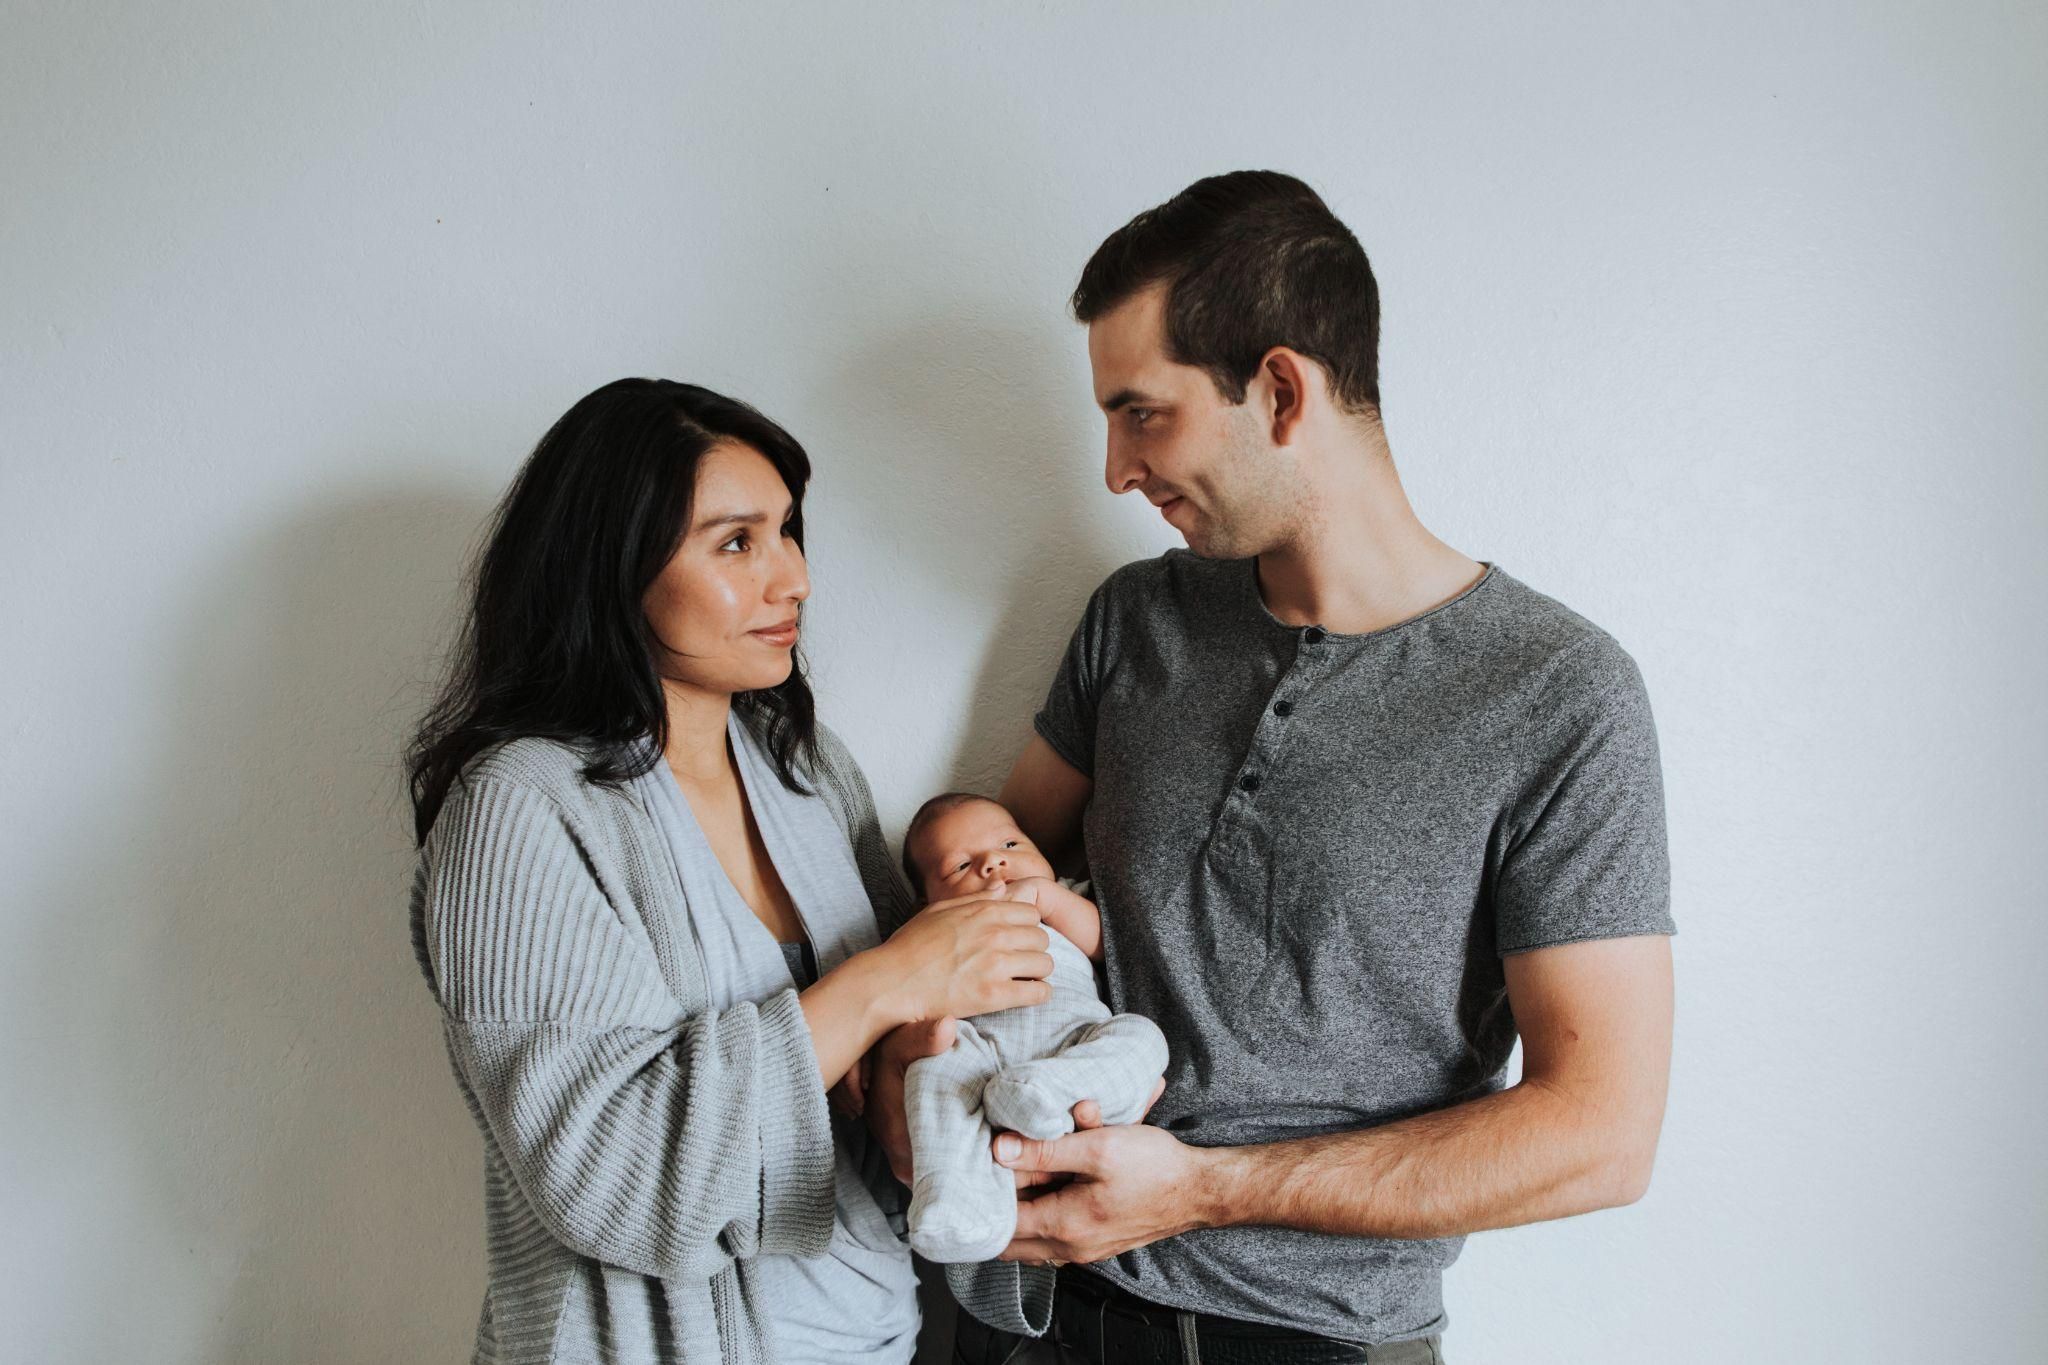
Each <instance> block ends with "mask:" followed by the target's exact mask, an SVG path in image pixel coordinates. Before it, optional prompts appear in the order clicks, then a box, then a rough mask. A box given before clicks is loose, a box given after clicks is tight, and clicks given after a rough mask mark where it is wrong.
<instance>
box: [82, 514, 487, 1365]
mask: <svg viewBox="0 0 2048 1365" xmlns="http://www.w3.org/2000/svg"><path fill="white" fill-rule="evenodd" d="M487 512H488V502H487V500H486V499H485V498H482V497H469V496H463V495H460V494H454V495H446V494H443V495H435V494H427V495H418V494H413V495H404V496H398V497H392V498H388V499H375V500H368V501H358V502H353V503H349V504H346V505H342V506H339V507H326V508H321V509H320V510H318V511H317V512H316V513H315V514H312V515H309V516H307V517H306V518H304V519H303V520H301V521H299V522H297V523H296V524H292V525H289V526H285V527H282V528H280V529H279V530H278V531H277V532H276V533H275V534H274V535H272V536H271V537H269V538H268V539H265V540H263V541H260V542H258V543H254V544H249V545H246V546H243V547H240V548H239V549H238V550H237V551H235V552H234V553H233V554H232V555H231V556H230V557H228V558H226V559H224V560H223V561H221V562H220V563H219V564H218V566H217V569H216V570H215V571H214V572H213V573H212V574H211V576H210V577H209V578H208V579H207V580H206V581H203V582H200V583H198V584H197V585H195V591H194V592H193V594H192V595H191V596H190V598H189V599H188V602H189V606H190V612H191V615H190V618H189V622H188V628H187V629H186V630H185V632H184V633H183V636H182V643H181V649H182V654H181V655H180V657H177V658H174V659H171V660H167V661H165V669H164V672H163V675H162V685H163V687H164V689H165V694H166V703H167V705H166V713H167V714H168V715H169V716H171V717H173V718H174V720H173V723H172V724H171V725H170V726H168V727H166V733H168V734H170V735H171V736H173V737H172V738H171V739H170V741H169V742H168V743H167V744H166V746H165V748H164V749H163V751H162V752H160V753H157V754H144V755H137V756H136V759H137V767H136V771H135V774H134V789H135V790H136V791H137V793H138V795H137V805H136V808H135V809H133V810H129V811H124V812H122V813H121V817H120V822H121V825H122V826H123V827H125V828H126V829H127V830H128V831H129V838H130V840H131V844H130V846H131V847H132V848H133V849H134V850H135V851H136V852H137V853H139V854H141V855H142V856H141V857H140V859H139V860H138V863H137V877H136V885H135V886H134V887H132V888H130V893H131V894H133V895H135V896H136V897H137V899H138V900H139V901H140V903H141V905H142V906H144V907H146V909H145V910H144V911H143V913H142V914H141V915H139V916H137V919H138V920H140V921H146V922H147V924H148V927H149V928H150V929H153V930H154V931H155V937H156V942H155V945H154V952H153V957H152V960H151V961H149V962H148V964H147V967H146V970H145V971H141V972H138V973H137V982H138V985H137V988H136V989H135V990H134V991H133V992H132V993H131V994H129V995H128V996H127V997H126V998H125V999H122V1000H120V1001H119V1002H118V1004H117V1006H116V1007H115V1009H114V1012H113V1013H114V1017H113V1018H111V1019H107V1020H104V1021H101V1022H98V1023H97V1024H96V1025H95V1026H94V1027H95V1031H96V1032H97V1033H98V1035H99V1036H100V1038H101V1041H102V1043H103V1045H104V1046H105V1049H106V1054H107V1055H106V1056H105V1057H104V1059H103V1061H104V1067H103V1068H96V1069H95V1074H113V1075H115V1076H118V1077H121V1078H122V1082H123V1084H122V1086H121V1096H122V1099H121V1100H120V1101H119V1102H118V1103H117V1104H116V1105H115V1106H114V1112H110V1113H109V1114H108V1116H107V1121H110V1122H114V1123H119V1124H124V1125H126V1126H127V1127H128V1128H129V1129H130V1130H131V1136H132V1139H133V1144H132V1145H133V1149H134V1152H135V1154H136V1159H137V1160H138V1162H140V1163H142V1164H143V1165H144V1166H145V1167H146V1171H145V1173H144V1180H143V1181H142V1182H140V1183H144V1184H145V1185H146V1187H147V1188H148V1189H149V1190H151V1191H152V1192H153V1194H154V1197H155V1201H156V1203H155V1206H154V1207H153V1208H149V1209H147V1210H140V1209H138V1210H135V1211H134V1215H135V1216H136V1217H138V1218H145V1217H146V1218H149V1219H151V1220H161V1224H162V1227H161V1229H160V1231H161V1235H162V1236H163V1237H164V1238H166V1239H167V1240H168V1241H169V1244H170V1245H171V1246H174V1247H176V1248H178V1249H180V1250H182V1251H184V1252H185V1253H186V1255H187V1257H188V1258H190V1261H191V1262H193V1263H194V1264H193V1273H192V1274H191V1276H190V1278H189V1279H188V1280H187V1281H186V1283H185V1285H184V1291H185V1292H184V1293H183V1294H181V1296H180V1297H181V1299H182V1300H183V1302H184V1303H185V1304H186V1305H188V1306H191V1307H192V1308H193V1313H192V1321H191V1326H190V1328H189V1330H190V1332H191V1333H192V1336H193V1340H192V1343H191V1344H192V1349H191V1351H190V1352H189V1353H185V1352H172V1351H167V1352H166V1355H165V1357H164V1358H166V1359H171V1358H178V1359H193V1360H200V1359H203V1360H207V1361H218V1362H223V1365H226V1363H228V1362H242V1361H248V1362H264V1363H265V1365H269V1363H270V1362H276V1361H285V1360H289V1361H297V1362H306V1363H307V1365H314V1363H316V1362H330V1361H332V1362H342V1361H347V1362H362V1361H372V1360H375V1361H386V1360H432V1359H452V1358H454V1357H455V1356H456V1355H457V1354H459V1353H461V1352H464V1351H466V1350H467V1349H468V1344H469V1341H470V1339H471V1336H472V1334H473V1332H474V1330H475V1322H476V1315H477V1312H478V1309H479V1306H480V1303H481V1294H482V1288H483V1284H484V1275H485V1268H484V1257H483V1247H482V1235H481V1234H482V1177H481V1152H480V1149H479V1146H478V1142H477V1138H476V1134H475V1131H474V1128H473V1126H472V1123H471V1121H470V1118H469V1115H468V1113H467V1111H466V1110H465V1109H464V1108H463V1106H462V1103H461V1100H460V1096H459V1092H458V1091H457V1089H456V1087H455V1085H454V1083H453V1082H452V1080H451V1078H450V1075H449V1068H448V1062H447V1058H446V1055H445V1053H444V1052H443V1051H442V1046H441V1035H440V1030H439V1027H438V1021H437V1016H436V1014H435V1012H434V1008H433V1005H432V1003H431V999H430V997H429V995H428V992H427V989H426V986H425V983H424V982H423V981H422V980H421V978H420V975H419V971H418V968H417V967H416V966H415V964H414V962H413V959H412V953H411V948H410V943H409V937H408V934H407V929H406V897H407V892H408V890H409V887H410V880H411V869H412V852H411V840H410V831H411V817H410V812H409V809H408V808H407V807H406V806H405V804H404V802H403V800H402V797H401V778H400V775H399V768H398V762H397V755H398V752H399V748H400V746H401V744H402V742H403V736H404V735H405V733H406V731H407V729H408V727H409V726H410V725H411V724H412V723H413V721H414V719H415V718H416V716H417V714H418V711H419V709H420V705H421V703H422V700H423V693H422V692H421V690H420V688H419V687H418V686H417V683H416V680H417V679H419V678H421V677H424V676H426V675H428V674H430V673H431V672H432V669H433V664H434V660H435V659H436V658H437V657H438V656H437V651H439V650H440V649H442V648H444V647H445V643H446V641H447V640H448V639H449V637H450V625H451V622H452V615H451V610H452V608H453V606H454V603H455V595H456V593H455V579H456V577H457V575H458V574H459V573H460V569H461V565H462V564H463V563H464V562H465V558H466V552H467V548H468V540H469V537H470V536H472V535H473V534H474V533H475V531H476V529H477V528H478V527H479V526H480V524H481V522H482V520H483V518H484V517H485V515H486V514H487ZM173 1078H175V1079H173ZM167 1344H168V1343H167Z"/></svg>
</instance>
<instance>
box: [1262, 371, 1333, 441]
mask: <svg viewBox="0 0 2048 1365" xmlns="http://www.w3.org/2000/svg"><path fill="white" fill-rule="evenodd" d="M1259 377H1260V378H1261V379H1264V380H1265V381H1266V388H1267V390H1268V391H1269V392H1268V396H1267V399H1266V412H1265V413H1264V414H1263V415H1264V416H1265V418H1266V424H1267V435H1269V436H1271V437H1272V438H1273V444H1274V445H1276V446H1284V445H1291V444H1292V443H1293V441H1294V438H1295V437H1296V436H1299V435H1300V434H1301V431H1302V419H1303V418H1304V417H1305V416H1306V415H1307V412H1308V405H1309V403H1310V402H1312V401H1314V395H1316V394H1318V393H1320V392H1321V391H1322V386H1321V384H1320V383H1319V382H1318V381H1319V380H1320V379H1321V378H1322V375H1321V372H1320V371H1319V370H1318V369H1317V367H1316V366H1315V364H1314V362H1312V361H1310V360H1309V358H1308V357H1307V356H1304V355H1302V354H1301V353H1300V352H1299V351H1295V350H1291V349H1289V348H1288V347H1286V346H1275V347H1274V348H1273V349H1272V350H1270V351H1268V352H1266V354H1265V356H1264V357H1263V358H1262V359H1261V360H1260V361H1259Z"/></svg>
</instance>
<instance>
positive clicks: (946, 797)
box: [903, 792, 1053, 902]
mask: <svg viewBox="0 0 2048 1365" xmlns="http://www.w3.org/2000/svg"><path fill="white" fill-rule="evenodd" d="M903 871H904V872H905V874H906V875H908V876H909V878H910V885H911V887H912V888H913V889H915V890H916V892H917V896H918V900H919V901H920V902H930V901H943V900H952V899H953V898H955V897H957V896H972V895H975V894H977V893H979V892H982V891H986V890H988V889H989V888H990V887H991V886H993V885H995V884H996V883H997V882H1015V881H1022V880H1023V879H1024V878H1026V877H1050V876H1052V874H1053V873H1052V864H1051V863H1049V862H1047V861H1046V860H1045V855H1044V854H1042V853H1040V852H1039V851H1038V845H1036V844H1034V843H1032V842H1031V840H1030V839H1028V838H1027V837H1025V834H1024V831H1023V830H1021V829H1018V828H1017V822H1016V821H1015V820H1012V819H1011V818H1010V812H1009V811H1007V810H1005V809H1003V807H1002V806H1001V805H1000V804H999V803H997V802H995V801H991V800H989V799H988V798H987V797H986V796H976V795H974V794H973V793H972V792H946V793H944V794H942V795H939V796H934V797H933V798H932V799H931V800H929V801H927V802H925V803H924V804H923V805H922V806H919V807H918V808H917V814H915V815H913V816H911V817H910V828H909V829H907V830H905V831H904V833H903Z"/></svg>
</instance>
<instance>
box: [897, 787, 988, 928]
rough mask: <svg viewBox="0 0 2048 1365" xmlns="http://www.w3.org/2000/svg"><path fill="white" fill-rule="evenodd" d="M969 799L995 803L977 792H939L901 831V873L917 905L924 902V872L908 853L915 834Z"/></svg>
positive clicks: (915, 842) (912, 844)
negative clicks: (907, 882)
mask: <svg viewBox="0 0 2048 1365" xmlns="http://www.w3.org/2000/svg"><path fill="white" fill-rule="evenodd" d="M969 801H988V803H989V804H990V805H995V804H997V803H996V802H994V801H992V800H990V799H989V798H988V797H986V796H983V795H982V794H981V793H979V792H940V793H939V794H938V795H937V796H934V797H933V798H932V799H931V800H929V801H927V802H925V803H924V804H923V805H922V806H919V807H918V808H917V814H915V815H913V816H911V817H910V825H909V828H907V829H905V830H904V831H903V875H904V876H905V877H907V878H909V879H910V894H911V895H913V896H915V897H916V898H917V903H918V904H919V905H922V904H924V874H922V873H920V872H919V871H918V870H917V859H915V858H913V857H912V856H911V855H910V851H911V849H913V848H915V847H916V846H917V836H918V835H920V834H922V833H924V831H925V827H926V826H927V825H929V824H931V822H932V821H934V820H936V819H938V818H939V817H940V816H941V815H944V814H945V813H946V812H947V811H949V810H952V809H953V808H954V807H956V806H964V805H966V804H967V803H968V802H969Z"/></svg>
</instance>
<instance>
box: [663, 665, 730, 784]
mask: <svg viewBox="0 0 2048 1365" xmlns="http://www.w3.org/2000/svg"><path fill="white" fill-rule="evenodd" d="M661 690H662V693H663V696H664V697H665V698H666V700H667V702H668V747H667V748H666V749H665V750H663V751H662V756H663V757H664V758H666V759H667V760H668V766H669V767H670V768H672V769H673V770H674V771H675V775H676V776H677V777H678V778H680V779H681V780H682V781H684V782H688V783H692V784H695V785H699V786H706V787H712V786H718V785H720V784H722V783H725V782H729V781H731V780H732V778H733V776H734V769H733V760H732V753H731V750H730V749H729V747H728V746H727V743H726V733H725V727H726V721H727V720H728V718H730V717H731V715H732V694H731V693H729V692H705V691H702V690H700V689H698V688H694V687H690V686H688V685H687V684H685V683H679V682H675V681H672V680H670V679H666V678H665V679H663V680H662V684H661Z"/></svg>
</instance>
